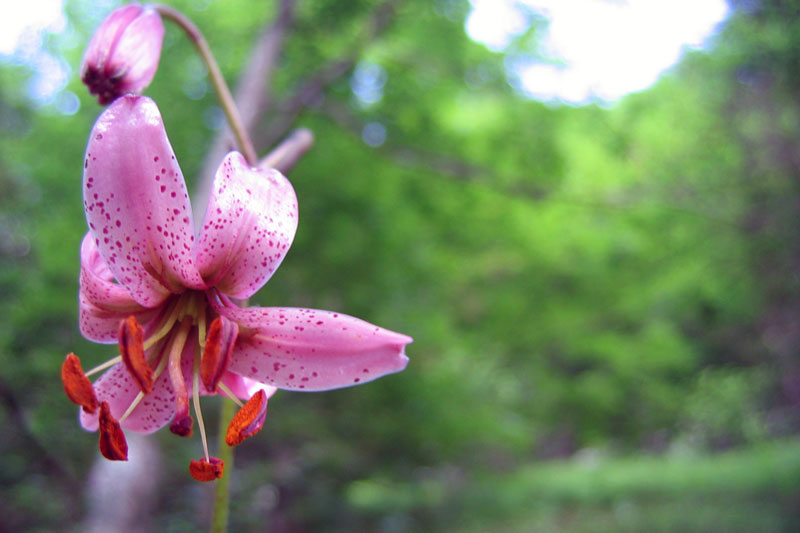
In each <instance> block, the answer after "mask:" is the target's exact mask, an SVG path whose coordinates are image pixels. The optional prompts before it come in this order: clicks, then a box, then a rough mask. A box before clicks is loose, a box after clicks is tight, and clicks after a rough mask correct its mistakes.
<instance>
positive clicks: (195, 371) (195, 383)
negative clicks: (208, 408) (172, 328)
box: [192, 349, 209, 460]
mask: <svg viewBox="0 0 800 533" xmlns="http://www.w3.org/2000/svg"><path fill="white" fill-rule="evenodd" d="M192 399H193V400H194V413H195V414H196V415H197V426H198V427H199V428H200V440H202V441H203V451H204V452H205V454H206V460H208V459H209V455H208V441H207V440H206V425H205V424H204V423H203V413H202V412H201V411H200V351H199V350H197V349H195V351H194V364H193V365H192Z"/></svg>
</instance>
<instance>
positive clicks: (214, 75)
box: [152, 4, 258, 166]
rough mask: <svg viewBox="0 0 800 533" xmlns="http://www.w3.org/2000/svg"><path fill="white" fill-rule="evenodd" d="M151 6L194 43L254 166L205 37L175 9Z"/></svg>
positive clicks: (252, 153)
mask: <svg viewBox="0 0 800 533" xmlns="http://www.w3.org/2000/svg"><path fill="white" fill-rule="evenodd" d="M152 6H153V8H154V9H155V10H156V11H158V12H159V13H160V14H161V16H162V17H164V18H166V19H169V20H171V21H172V22H174V23H175V24H177V25H178V26H180V27H181V29H182V30H183V31H185V32H186V34H187V35H188V36H189V39H190V40H191V41H192V43H194V46H195V48H197V51H198V52H199V53H200V57H201V58H202V59H203V62H204V63H205V64H206V67H207V68H208V77H209V78H210V79H211V84H212V85H213V86H214V90H215V91H216V93H217V98H219V102H220V105H221V106H222V110H223V111H224V112H225V116H226V117H227V118H228V124H230V126H231V130H232V131H233V135H234V136H235V137H236V144H237V145H238V146H239V149H240V150H241V151H242V153H243V154H244V157H245V159H247V162H248V163H249V164H250V165H252V166H255V165H256V164H257V163H258V156H257V155H256V151H255V148H253V142H252V141H251V140H250V136H249V135H248V134H247V129H246V128H245V127H244V122H242V117H241V116H240V115H239V109H238V108H237V107H236V102H234V100H233V95H231V91H230V89H228V84H227V83H225V78H224V77H223V76H222V71H221V70H220V69H219V65H218V64H217V60H216V59H214V54H212V53H211V48H210V47H209V46H208V42H206V39H205V37H203V34H202V33H200V30H199V29H198V28H197V26H195V25H194V23H193V22H192V21H191V20H189V18H188V17H187V16H186V15H184V14H183V13H181V12H180V11H178V10H177V9H174V8H172V7H169V6H165V5H162V4H152Z"/></svg>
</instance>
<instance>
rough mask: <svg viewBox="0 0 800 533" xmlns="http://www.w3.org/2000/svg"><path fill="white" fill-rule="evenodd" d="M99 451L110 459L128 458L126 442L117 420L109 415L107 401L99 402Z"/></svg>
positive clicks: (124, 459)
mask: <svg viewBox="0 0 800 533" xmlns="http://www.w3.org/2000/svg"><path fill="white" fill-rule="evenodd" d="M99 422H100V424H99V427H100V453H102V454H103V457H105V458H106V459H110V460H111V461H127V460H128V442H127V441H126V440H125V434H124V433H123V432H122V428H121V427H120V425H119V422H117V420H116V419H115V418H114V417H113V416H111V410H110V409H109V407H108V402H101V403H100V420H99Z"/></svg>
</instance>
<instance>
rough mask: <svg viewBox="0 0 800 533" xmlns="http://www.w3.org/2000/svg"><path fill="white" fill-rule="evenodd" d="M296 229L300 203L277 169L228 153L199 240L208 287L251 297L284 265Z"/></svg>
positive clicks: (199, 260)
mask: <svg viewBox="0 0 800 533" xmlns="http://www.w3.org/2000/svg"><path fill="white" fill-rule="evenodd" d="M296 230H297V198H296V197H295V194H294V189H292V185H291V184H290V183H289V180H287V179H286V178H285V177H284V176H283V175H282V174H281V173H280V172H278V171H277V170H274V169H255V168H251V167H249V166H248V165H247V162H246V161H245V159H244V157H242V155H241V154H239V153H238V152H231V153H229V154H228V155H227V156H226V157H225V159H224V160H223V161H222V164H221V165H220V167H219V169H218V170H217V175H216V177H215V179H214V188H213V191H212V195H211V198H210V199H209V202H208V208H207V210H206V215H205V219H204V220H203V226H202V229H201V231H200V236H199V238H198V242H197V247H196V253H197V267H198V269H199V270H200V273H201V274H202V275H203V278H204V279H205V280H206V283H207V284H208V285H209V286H213V287H217V288H218V289H219V290H220V291H222V292H223V293H225V294H227V295H228V296H231V297H233V298H249V297H250V296H252V295H253V294H255V293H256V291H258V289H260V288H261V287H262V286H263V285H264V283H266V282H267V280H268V279H269V278H270V277H271V276H272V274H273V273H274V272H275V269H277V268H278V265H280V264H281V261H282V260H283V258H284V256H285V255H286V252H287V251H288V249H289V246H291V244H292V240H293V239H294V234H295V231H296Z"/></svg>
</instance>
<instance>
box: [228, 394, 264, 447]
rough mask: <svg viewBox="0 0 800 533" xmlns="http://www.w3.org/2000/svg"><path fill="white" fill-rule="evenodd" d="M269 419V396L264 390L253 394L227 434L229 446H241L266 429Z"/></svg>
mask: <svg viewBox="0 0 800 533" xmlns="http://www.w3.org/2000/svg"><path fill="white" fill-rule="evenodd" d="M266 418H267V395H266V393H265V392H264V390H263V389H260V390H259V391H258V392H256V393H255V394H253V396H251V397H250V399H249V400H247V403H246V404H244V406H243V407H242V408H241V409H239V411H238V412H237V413H236V414H235V415H234V417H233V420H231V423H230V424H229V425H228V432H227V433H226V434H225V442H226V443H227V445H228V446H236V445H238V444H241V443H242V442H243V441H244V440H245V439H246V438H248V437H252V436H253V435H255V434H256V433H258V432H259V431H260V430H261V428H262V427H264V420H266Z"/></svg>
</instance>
